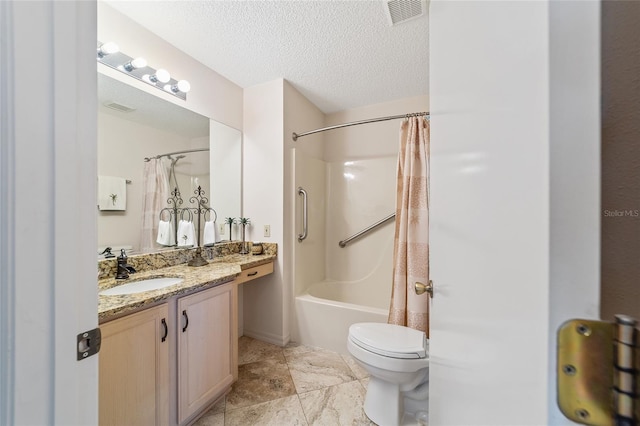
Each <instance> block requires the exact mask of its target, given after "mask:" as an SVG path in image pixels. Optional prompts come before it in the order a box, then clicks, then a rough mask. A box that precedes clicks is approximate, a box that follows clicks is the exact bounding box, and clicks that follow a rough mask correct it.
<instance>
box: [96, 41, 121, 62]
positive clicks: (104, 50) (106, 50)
mask: <svg viewBox="0 0 640 426" xmlns="http://www.w3.org/2000/svg"><path fill="white" fill-rule="evenodd" d="M119 51H120V48H119V47H118V45H117V44H115V43H114V42H112V41H110V42H108V43H103V44H102V45H100V47H98V57H100V58H102V57H104V56H106V55H111V54H112V53H116V52H119Z"/></svg>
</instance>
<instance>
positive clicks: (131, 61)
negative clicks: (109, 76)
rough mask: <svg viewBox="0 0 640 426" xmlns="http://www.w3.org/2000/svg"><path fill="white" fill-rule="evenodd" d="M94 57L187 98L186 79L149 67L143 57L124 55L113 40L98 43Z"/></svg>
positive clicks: (182, 97) (163, 89) (173, 93)
mask: <svg viewBox="0 0 640 426" xmlns="http://www.w3.org/2000/svg"><path fill="white" fill-rule="evenodd" d="M96 59H97V61H98V62H100V63H102V64H104V65H106V66H108V67H109V68H113V69H114V70H118V71H120V72H122V73H124V74H127V75H129V76H131V77H133V78H135V79H136V80H140V81H142V82H144V83H146V84H149V85H151V86H153V87H155V88H157V89H159V90H162V91H163V92H165V93H169V94H171V95H173V96H175V97H177V98H180V99H182V100H183V101H186V100H187V92H188V91H189V90H190V89H191V85H190V84H189V82H188V81H187V80H179V81H178V80H176V79H174V78H172V77H171V74H169V71H167V70H165V69H162V68H160V69H157V70H156V69H154V68H151V67H150V66H148V64H147V61H146V60H145V59H144V58H132V57H130V56H127V55H125V54H124V53H122V52H120V50H119V48H118V45H116V44H115V43H113V42H109V43H104V44H103V43H98V47H97V53H96Z"/></svg>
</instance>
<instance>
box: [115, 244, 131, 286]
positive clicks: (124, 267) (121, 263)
mask: <svg viewBox="0 0 640 426" xmlns="http://www.w3.org/2000/svg"><path fill="white" fill-rule="evenodd" d="M134 272H136V270H135V268H134V267H133V266H131V265H128V264H127V254H126V253H125V251H124V249H121V250H120V256H118V269H117V271H116V280H126V279H127V278H129V274H133V273H134Z"/></svg>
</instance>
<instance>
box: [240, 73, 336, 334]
mask: <svg viewBox="0 0 640 426" xmlns="http://www.w3.org/2000/svg"><path fill="white" fill-rule="evenodd" d="M244 93H245V97H244V111H245V114H244V123H245V127H244V129H245V130H244V131H245V133H244V165H243V209H244V212H245V215H247V216H248V217H250V218H252V223H253V226H252V228H251V230H250V235H251V238H252V239H253V240H255V241H269V242H277V243H278V247H279V249H278V261H277V263H276V268H275V271H274V274H273V275H271V276H269V277H265V278H264V279H262V280H261V283H260V285H259V286H257V285H253V286H252V285H250V284H249V285H246V286H244V288H243V289H242V292H243V300H244V317H243V320H244V334H245V335H248V336H252V337H257V338H260V339H263V340H266V341H269V342H272V343H275V344H281V345H282V344H285V343H286V342H288V341H289V339H290V333H291V332H290V315H291V310H292V307H291V304H292V302H293V291H294V290H293V274H294V269H293V265H294V252H295V250H296V248H298V247H299V246H296V244H298V242H297V239H296V236H295V235H294V234H297V233H298V232H300V231H299V229H300V228H299V227H296V230H294V227H293V226H291V224H292V223H294V221H297V220H299V218H296V217H295V206H294V202H299V201H298V200H296V199H297V198H299V197H298V196H297V194H296V189H297V187H296V186H295V185H296V183H295V182H294V181H293V169H292V165H293V159H294V156H295V155H297V154H298V152H299V153H301V155H305V156H307V157H309V158H321V157H322V153H323V147H322V135H314V136H313V137H309V138H306V139H307V140H306V142H311V143H307V144H304V145H302V144H300V145H298V144H294V142H293V141H292V139H291V134H292V132H294V131H296V132H299V133H300V132H303V131H305V130H310V129H315V128H318V127H322V126H323V124H324V123H323V120H324V115H323V114H322V112H320V111H319V110H318V109H317V108H316V107H315V106H314V105H313V104H311V103H310V102H309V101H308V100H307V99H306V98H304V96H302V95H301V94H300V93H299V92H298V91H297V90H296V89H295V88H294V87H293V86H292V85H291V84H289V83H288V82H286V81H284V80H282V79H278V80H275V81H272V82H268V83H265V84H261V85H257V86H253V87H249V88H247V89H245V91H244ZM301 140H302V139H301ZM294 150H296V151H295V152H294ZM283 189H284V191H283ZM264 225H270V226H271V237H264V236H263V227H264ZM315 226H317V227H318V229H319V230H318V231H317V235H321V234H322V228H323V226H324V223H323V221H322V220H320V221H314V227H315ZM314 232H316V231H315V230H314ZM316 238H317V237H316ZM312 251H313V252H314V253H315V254H317V255H318V256H319V258H322V256H323V254H324V249H323V247H322V246H320V247H315V248H313V249H312ZM316 271H317V269H316Z"/></svg>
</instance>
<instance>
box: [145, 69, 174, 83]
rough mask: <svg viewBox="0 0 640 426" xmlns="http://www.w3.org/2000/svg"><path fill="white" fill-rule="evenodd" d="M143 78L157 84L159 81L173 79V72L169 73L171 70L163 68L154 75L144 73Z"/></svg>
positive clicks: (164, 81)
mask: <svg viewBox="0 0 640 426" xmlns="http://www.w3.org/2000/svg"><path fill="white" fill-rule="evenodd" d="M142 79H143V80H144V81H146V82H147V83H149V84H156V83H157V82H160V83H168V82H169V80H171V74H169V71H167V70H165V69H162V68H161V69H159V70H158V71H156V73H155V74H153V75H149V74H145V75H143V76H142Z"/></svg>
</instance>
